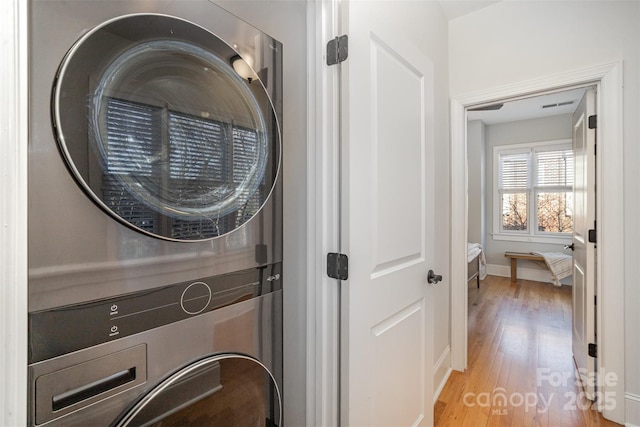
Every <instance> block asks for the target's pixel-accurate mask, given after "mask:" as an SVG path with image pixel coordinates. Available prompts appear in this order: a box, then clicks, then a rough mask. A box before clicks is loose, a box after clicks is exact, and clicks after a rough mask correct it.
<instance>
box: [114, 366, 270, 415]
mask: <svg viewBox="0 0 640 427" xmlns="http://www.w3.org/2000/svg"><path fill="white" fill-rule="evenodd" d="M280 414H281V401H280V391H279V390H278V386H277V384H276V382H275V380H274V378H273V376H272V375H271V373H270V372H269V371H268V370H267V369H266V368H265V367H264V365H262V364H261V363H259V362H258V361H256V360H255V359H252V358H250V357H247V356H242V355H221V356H211V357H209V358H206V359H203V360H200V361H198V362H196V363H194V364H192V365H189V366H187V367H186V368H184V369H182V370H180V371H179V372H177V373H175V374H174V375H172V376H171V377H169V378H167V379H166V380H164V381H163V382H161V383H160V384H159V385H158V386H156V387H155V388H154V389H152V390H151V392H149V394H147V395H145V396H144V397H143V398H142V399H141V400H140V401H138V402H137V403H136V404H135V405H134V406H133V407H132V408H131V409H130V410H129V411H127V412H126V413H125V414H124V415H123V416H122V417H121V418H120V419H119V420H118V421H117V422H116V423H115V424H114V426H115V427H125V426H157V427H159V426H192V425H200V426H224V427H234V426H241V427H252V426H255V427H265V426H267V427H275V426H279V425H281V418H280V417H281V415H280Z"/></svg>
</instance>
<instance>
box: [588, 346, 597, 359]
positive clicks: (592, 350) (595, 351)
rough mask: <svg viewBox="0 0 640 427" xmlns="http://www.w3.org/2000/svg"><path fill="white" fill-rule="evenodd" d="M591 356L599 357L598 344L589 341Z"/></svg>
mask: <svg viewBox="0 0 640 427" xmlns="http://www.w3.org/2000/svg"><path fill="white" fill-rule="evenodd" d="M589 356H591V357H598V344H594V343H589Z"/></svg>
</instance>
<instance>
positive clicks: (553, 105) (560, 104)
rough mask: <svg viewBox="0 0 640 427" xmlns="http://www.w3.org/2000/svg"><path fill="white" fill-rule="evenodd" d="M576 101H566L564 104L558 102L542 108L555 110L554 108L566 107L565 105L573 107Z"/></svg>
mask: <svg viewBox="0 0 640 427" xmlns="http://www.w3.org/2000/svg"><path fill="white" fill-rule="evenodd" d="M574 102H575V101H564V102H558V103H555V104H547V105H543V106H542V108H543V109H544V108H554V107H564V106H565V105H571V104H573V103H574Z"/></svg>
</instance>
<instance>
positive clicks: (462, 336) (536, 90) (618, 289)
mask: <svg viewBox="0 0 640 427" xmlns="http://www.w3.org/2000/svg"><path fill="white" fill-rule="evenodd" d="M589 85H596V86H597V87H598V94H599V98H598V108H597V110H598V121H599V126H598V129H597V139H598V142H599V144H600V145H601V146H606V150H604V149H603V150H602V151H603V153H602V155H599V156H598V160H597V163H598V164H597V177H596V183H597V188H598V192H599V197H598V200H597V206H596V211H597V216H598V230H597V241H598V251H599V253H600V254H601V256H600V257H599V258H598V261H597V267H596V271H597V273H596V282H597V283H598V287H597V290H596V293H597V294H598V302H599V306H598V314H597V319H596V323H597V335H598V337H599V344H600V345H599V348H598V350H599V351H598V358H597V369H598V371H600V372H603V371H607V372H612V371H615V372H616V374H617V378H619V380H618V381H617V382H615V383H614V384H605V386H604V387H603V389H601V391H602V392H604V393H607V392H608V393H615V394H616V396H618V398H617V404H616V405H610V406H609V407H604V408H599V409H600V410H602V411H603V414H604V416H605V417H606V418H608V419H611V420H614V421H618V420H624V406H625V404H624V398H623V396H624V336H623V330H621V328H620V325H623V324H624V313H623V312H622V310H620V306H621V304H622V301H623V300H624V292H623V286H624V278H623V277H622V271H623V265H622V264H623V261H622V258H623V257H622V250H623V249H622V248H621V245H622V244H623V242H624V232H623V229H622V222H621V221H619V219H618V215H619V213H620V212H622V208H623V206H622V201H621V200H617V199H619V198H617V197H616V194H619V193H618V191H617V190H616V189H619V188H621V186H622V183H623V179H622V178H623V177H622V164H623V154H622V65H621V64H620V63H612V64H604V65H601V66H595V67H592V68H588V69H583V70H577V71H573V72H568V73H561V74H557V75H552V76H545V77H543V78H539V79H534V80H529V81H524V82H520V83H517V84H510V85H506V86H503V87H497V88H493V89H488V90H482V91H478V92H473V93H469V94H463V95H460V96H455V97H453V98H452V100H451V125H452V127H451V140H452V145H451V173H452V175H451V192H452V194H451V197H452V204H451V212H452V223H453V224H459V225H460V226H459V227H453V228H452V230H451V272H450V274H451V283H452V296H451V298H452V304H451V326H452V328H451V331H452V332H451V360H452V368H453V369H454V370H457V371H464V370H465V369H466V368H467V359H468V355H467V351H468V350H467V345H468V342H467V331H468V324H467V320H468V319H467V304H468V293H467V280H466V279H467V278H466V272H467V265H466V264H467V243H468V241H469V240H468V235H467V212H468V204H467V202H468V196H469V190H468V188H467V186H468V175H467V172H468V171H467V164H468V158H469V157H468V156H469V153H468V152H467V146H466V142H467V123H466V109H467V108H469V107H474V106H486V105H492V104H496V103H500V102H504V101H505V100H517V99H522V98H530V97H532V96H533V95H543V94H549V93H554V92H560V91H564V90H567V89H576V88H580V87H585V86H589ZM605 206H606V209H604V207H605ZM603 254H606V255H605V256H603ZM603 277H606V282H607V283H606V286H603V280H602V278H603ZM605 367H606V369H605Z"/></svg>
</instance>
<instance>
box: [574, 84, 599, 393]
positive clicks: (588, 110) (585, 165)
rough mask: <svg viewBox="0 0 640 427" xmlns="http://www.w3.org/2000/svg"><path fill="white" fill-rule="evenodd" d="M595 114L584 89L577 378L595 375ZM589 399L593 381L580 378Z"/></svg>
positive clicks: (578, 164) (578, 128) (578, 175)
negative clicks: (591, 239)
mask: <svg viewBox="0 0 640 427" xmlns="http://www.w3.org/2000/svg"><path fill="white" fill-rule="evenodd" d="M594 114H595V89H593V88H589V89H587V91H586V92H585V94H584V96H583V98H582V100H581V101H580V104H579V105H578V108H577V110H576V112H575V113H574V115H573V152H574V174H575V175H574V189H573V191H574V203H575V206H574V224H573V246H574V252H573V334H572V335H573V343H572V348H573V357H574V359H575V363H576V367H577V368H578V372H579V374H580V377H582V378H588V379H593V378H595V358H593V357H591V356H589V354H588V346H589V343H596V336H595V304H594V302H595V265H596V248H595V244H593V243H590V242H589V238H588V236H589V229H592V228H595V223H596V215H595V206H596V204H595V197H596V192H595V176H596V174H595V172H596V170H595V143H596V141H595V139H596V135H595V129H589V125H588V120H589V117H590V116H592V115H594ZM583 388H584V391H585V393H586V394H587V396H588V397H589V398H590V399H593V393H594V391H595V389H594V385H593V381H583Z"/></svg>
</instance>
